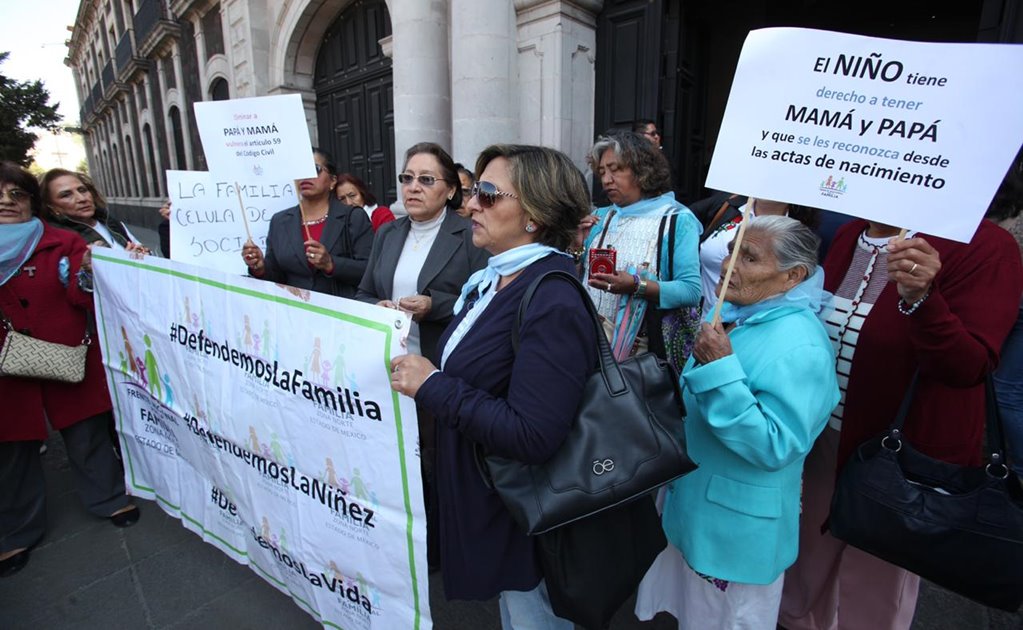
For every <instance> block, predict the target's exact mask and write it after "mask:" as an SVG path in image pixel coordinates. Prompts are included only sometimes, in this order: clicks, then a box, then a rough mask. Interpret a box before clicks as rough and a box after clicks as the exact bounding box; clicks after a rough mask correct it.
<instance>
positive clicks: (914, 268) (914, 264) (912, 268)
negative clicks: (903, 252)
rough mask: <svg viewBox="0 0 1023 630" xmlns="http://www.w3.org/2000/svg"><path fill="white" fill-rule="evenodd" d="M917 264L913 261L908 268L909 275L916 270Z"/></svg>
mask: <svg viewBox="0 0 1023 630" xmlns="http://www.w3.org/2000/svg"><path fill="white" fill-rule="evenodd" d="M917 266H918V265H917V263H913V266H912V267H910V268H909V275H913V272H914V271H916V268H917Z"/></svg>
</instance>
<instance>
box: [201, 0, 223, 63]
mask: <svg viewBox="0 0 1023 630" xmlns="http://www.w3.org/2000/svg"><path fill="white" fill-rule="evenodd" d="M202 35H203V38H204V39H205V41H206V61H209V60H210V59H211V58H212V57H213V55H223V54H224V27H223V25H222V24H221V22H220V5H219V4H218V5H216V6H214V7H213V8H212V9H210V10H209V11H207V12H206V15H204V16H202Z"/></svg>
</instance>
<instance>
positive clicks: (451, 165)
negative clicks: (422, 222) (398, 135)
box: [401, 142, 462, 210]
mask: <svg viewBox="0 0 1023 630" xmlns="http://www.w3.org/2000/svg"><path fill="white" fill-rule="evenodd" d="M420 153H428V154H429V155H432V156H433V157H435V158H437V161H438V162H439V163H440V178H441V179H442V180H444V183H445V184H447V185H448V186H452V187H453V188H454V189H455V194H454V195H452V196H451V199H448V201H447V203H445V204H444V205H445V206H446V207H448V208H450V209H451V210H457V209H459V208H461V207H462V182H460V181H459V180H458V169H457V168H455V161H454V160H452V159H451V156H450V155H449V154H448V152H447V151H445V150H444V147H442V146H440V145H439V144H437V143H436V142H419V143H417V144H413V145H412V146H410V147H409V148H408V151H406V152H405V163H404V164H402V167H401V168H402V170H404V169H406V168H408V161H409V160H411V159H412V156H414V155H419V154H420Z"/></svg>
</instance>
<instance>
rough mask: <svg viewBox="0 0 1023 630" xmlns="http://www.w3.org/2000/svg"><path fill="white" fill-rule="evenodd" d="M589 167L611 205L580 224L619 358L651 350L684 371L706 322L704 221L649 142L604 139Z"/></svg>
mask: <svg viewBox="0 0 1023 630" xmlns="http://www.w3.org/2000/svg"><path fill="white" fill-rule="evenodd" d="M589 161H590V166H591V168H592V169H593V172H594V175H596V176H598V177H599V178H600V183H601V186H602V187H603V189H604V192H605V193H606V194H607V198H608V200H609V201H610V202H611V205H610V206H606V207H603V208H598V209H597V211H596V212H595V213H594V214H593V215H592V216H590V217H587V220H585V221H583V222H582V223H581V224H580V235H579V237H578V238H579V241H582V238H583V236H584V235H585V241H583V247H582V249H581V250H580V252H579V253H580V254H581V262H582V264H583V271H584V278H585V284H587V285H588V288H589V292H590V297H591V298H592V299H593V303H594V305H595V306H596V307H597V312H598V313H599V314H600V316H601V318H602V320H603V321H604V327H605V331H606V332H607V334H608V338H609V339H610V340H611V347H612V349H613V350H614V352H615V357H616V358H617V359H619V360H622V359H625V358H626V357H628V356H631V355H633V354H637V353H639V352H643V351H646V350H649V351H650V352H653V353H654V354H656V355H657V356H659V357H661V358H667V359H669V360H670V361H671V363H672V364H673V365H674V366H675V367H676V369H678V370H680V371H681V369H682V365H684V364H685V360H686V359H687V358H688V357H689V354H690V353H691V352H692V344H693V339H694V338H695V336H696V330H697V327H698V326H699V319H700V317H699V316H700V313H699V306H700V297H701V295H702V291H701V286H700V259H699V250H698V248H697V243H698V242H699V238H700V233H701V232H702V228H701V226H700V222H699V221H698V220H697V219H696V217H695V216H693V213H692V212H690V211H689V209H688V208H686V207H685V206H684V205H682V204H681V203H679V202H678V201H676V199H675V193H673V192H672V191H671V175H670V171H669V168H668V161H667V160H666V159H665V158H664V155H663V154H662V153H661V151H660V149H658V148H657V147H655V146H654V145H653V144H651V143H650V142H648V141H647V140H646V138H644V137H643V136H641V135H639V134H637V133H634V132H629V131H620V132H613V133H609V134H608V135H607V136H601V137H600V138H598V139H597V143H596V144H595V145H593V149H592V150H591V151H590V156H589ZM590 226H592V227H590ZM587 228H589V232H588V234H586V230H587ZM611 250H613V254H612V253H611ZM591 255H592V256H593V257H594V258H593V260H594V264H590V260H589V259H590V257H591ZM612 256H613V258H612Z"/></svg>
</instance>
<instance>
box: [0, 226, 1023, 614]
mask: <svg viewBox="0 0 1023 630" xmlns="http://www.w3.org/2000/svg"><path fill="white" fill-rule="evenodd" d="M131 229H132V231H133V232H134V233H135V234H136V235H137V236H138V237H139V238H140V239H141V240H142V241H143V242H144V243H145V244H146V245H147V246H154V247H155V246H156V245H157V241H156V232H155V231H153V230H145V229H144V228H135V227H132V228H131ZM48 446H49V450H48V451H47V452H46V453H45V454H44V455H43V456H42V458H43V468H44V470H45V474H46V483H47V503H48V505H47V512H48V514H47V517H48V531H47V534H46V536H45V538H44V539H43V540H42V542H41V543H40V544H39V545H38V546H37V547H36V548H35V549H34V550H33V551H32V555H31V559H30V560H29V563H28V566H27V567H25V569H23V570H22V571H21V572H20V573H18V574H16V575H14V576H12V577H9V578H4V579H0V630H16V629H20V628H32V629H36V628H47V629H49V628H74V629H86V630H88V629H93V628H132V629H135V628H150V629H164V628H175V629H190V628H196V629H198V628H231V629H232V630H243V629H249V628H251V629H263V628H288V629H292V628H294V629H297V630H301V629H305V628H308V629H312V628H317V627H319V624H318V623H316V621H315V620H314V619H313V618H312V617H311V616H310V615H309V614H308V613H306V612H305V611H303V610H302V609H301V608H300V607H299V606H298V605H297V604H295V603H294V602H293V601H292V600H291V598H290V597H288V596H287V595H284V594H283V593H281V592H280V591H278V590H277V589H275V588H274V587H272V586H270V585H269V584H268V583H267V582H265V581H264V580H263V579H262V578H261V577H259V576H258V575H257V574H256V573H254V572H252V571H251V570H250V569H249V568H248V567H245V566H242V565H240V564H237V563H235V562H234V561H233V560H231V559H229V558H228V557H227V556H225V555H224V554H222V553H221V552H220V551H219V550H217V549H215V548H214V547H213V546H211V545H208V544H206V543H204V542H203V541H202V540H201V539H200V538H199V537H198V536H196V535H195V534H193V533H192V532H190V531H188V530H186V529H184V527H182V526H181V524H180V522H179V521H178V520H177V519H174V518H172V517H170V516H168V515H167V514H166V513H164V512H163V510H162V509H160V508H159V507H158V505H157V504H156V503H154V502H151V501H145V500H137V502H138V504H139V506H140V508H141V510H142V518H141V520H140V521H139V522H138V523H137V524H136V525H135V526H134V527H130V528H128V529H117V528H115V527H113V526H112V525H110V523H109V522H107V521H106V520H105V519H104V520H100V519H97V518H95V517H93V516H91V515H90V514H88V513H87V512H86V511H85V509H84V508H83V507H82V505H81V502H80V501H79V500H78V496H77V494H76V492H75V489H74V485H73V480H72V476H71V471H70V469H69V464H68V461H67V455H66V452H65V450H64V444H63V442H62V441H61V439H60V437H59V436H58V435H57V434H53V435H51V436H50V439H49V441H48ZM430 578H431V579H430V608H431V613H432V615H433V621H434V626H435V627H437V628H439V629H449V628H450V629H456V630H497V629H498V628H500V616H499V614H498V611H497V602H496V600H491V601H488V602H446V601H444V597H443V593H442V587H441V582H440V574H438V573H434V574H433V575H431V576H430ZM631 611H632V602H629V603H626V604H625V605H624V606H623V607H622V609H621V610H620V611H619V612H618V615H617V616H616V617H615V619H614V620H613V621H612V623H611V628H612V629H613V630H632V629H641V630H668V629H673V628H675V627H677V626H676V624H675V623H674V619H673V618H672V617H670V616H668V615H666V614H663V613H662V614H661V615H660V616H658V617H657V618H656V619H655V620H654V621H652V622H646V623H644V622H640V621H639V620H637V619H636V618H635V616H634V615H633V614H632V612H631ZM966 628H968V629H971V630H1020V629H1021V628H1023V613H1015V614H1012V613H1003V612H1000V611H995V610H991V609H988V608H985V607H983V606H980V605H978V604H975V603H973V602H971V601H969V600H966V599H964V598H962V597H959V596H958V595H955V594H952V593H949V592H947V591H945V590H943V589H940V588H938V587H935V586H932V585H929V584H924V585H923V586H922V588H921V593H920V600H919V603H918V605H917V614H916V619H915V620H914V623H913V630H961V629H966ZM385 630H391V629H385ZM396 630H397V629H396Z"/></svg>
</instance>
